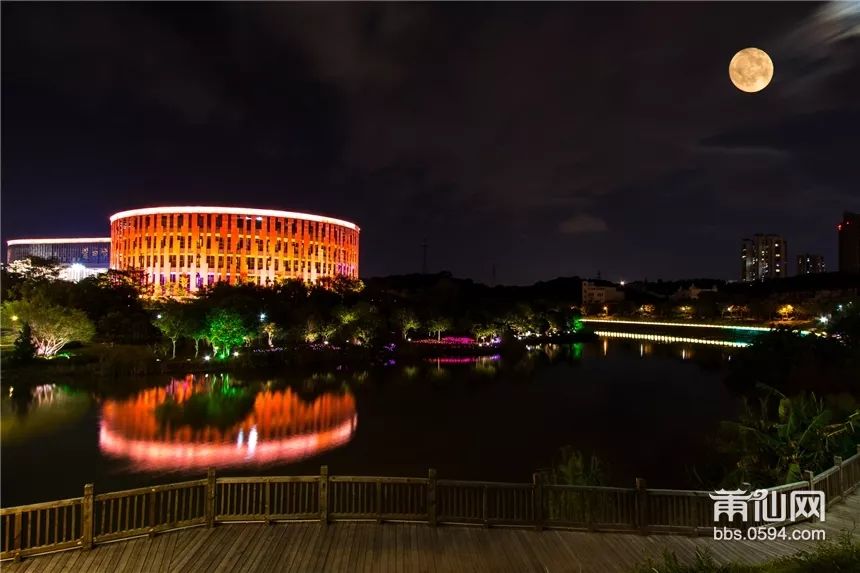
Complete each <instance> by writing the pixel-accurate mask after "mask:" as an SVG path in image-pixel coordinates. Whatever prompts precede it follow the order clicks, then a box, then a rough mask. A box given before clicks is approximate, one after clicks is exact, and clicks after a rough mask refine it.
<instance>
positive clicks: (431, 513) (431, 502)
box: [427, 468, 436, 527]
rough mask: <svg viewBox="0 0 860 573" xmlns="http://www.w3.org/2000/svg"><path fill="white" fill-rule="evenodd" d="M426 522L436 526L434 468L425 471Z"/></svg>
mask: <svg viewBox="0 0 860 573" xmlns="http://www.w3.org/2000/svg"><path fill="white" fill-rule="evenodd" d="M427 522H428V523H429V524H430V525H431V526H432V527H436V470H434V469H432V468H431V469H430V470H428V471H427Z"/></svg>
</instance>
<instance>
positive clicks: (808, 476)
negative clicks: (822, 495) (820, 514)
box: [803, 470, 827, 523]
mask: <svg viewBox="0 0 860 573" xmlns="http://www.w3.org/2000/svg"><path fill="white" fill-rule="evenodd" d="M803 479H804V480H806V483H807V486H808V487H809V491H814V488H815V486H814V484H813V482H814V481H815V474H814V473H813V472H812V471H810V470H804V471H803ZM824 502H825V503H827V500H825V501H824ZM809 523H815V518H814V517H810V518H809Z"/></svg>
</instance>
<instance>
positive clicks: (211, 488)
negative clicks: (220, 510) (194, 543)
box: [206, 468, 217, 528]
mask: <svg viewBox="0 0 860 573" xmlns="http://www.w3.org/2000/svg"><path fill="white" fill-rule="evenodd" d="M216 487H217V482H216V481H215V468H209V469H207V470H206V527H210V528H211V527H215V489H216Z"/></svg>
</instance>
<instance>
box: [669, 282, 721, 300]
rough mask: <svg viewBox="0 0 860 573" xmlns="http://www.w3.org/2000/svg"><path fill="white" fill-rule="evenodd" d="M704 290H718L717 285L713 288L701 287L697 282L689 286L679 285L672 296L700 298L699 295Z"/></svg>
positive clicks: (679, 298)
mask: <svg viewBox="0 0 860 573" xmlns="http://www.w3.org/2000/svg"><path fill="white" fill-rule="evenodd" d="M703 292H717V287H716V285H714V286H712V287H711V288H699V287H697V286H696V284H695V283H693V284H691V285H690V286H689V287H687V288H684V287H681V286H679V287H678V290H677V291H675V293H674V294H672V296H671V297H670V298H671V299H672V300H699V295H700V294H702V293H703Z"/></svg>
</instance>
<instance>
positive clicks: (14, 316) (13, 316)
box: [12, 314, 18, 322]
mask: <svg viewBox="0 0 860 573" xmlns="http://www.w3.org/2000/svg"><path fill="white" fill-rule="evenodd" d="M12 322H18V315H17V314H13V315H12Z"/></svg>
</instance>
